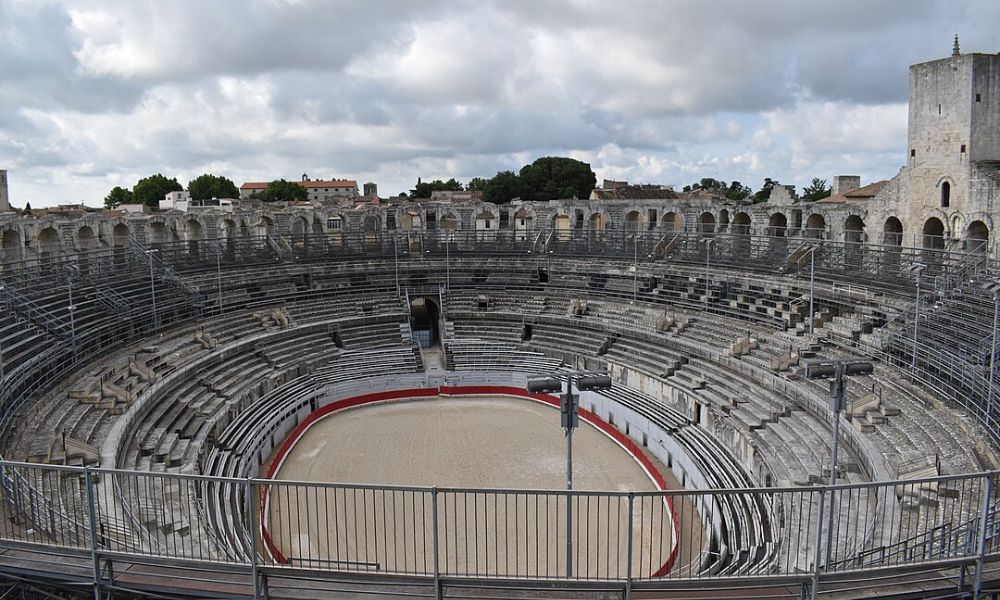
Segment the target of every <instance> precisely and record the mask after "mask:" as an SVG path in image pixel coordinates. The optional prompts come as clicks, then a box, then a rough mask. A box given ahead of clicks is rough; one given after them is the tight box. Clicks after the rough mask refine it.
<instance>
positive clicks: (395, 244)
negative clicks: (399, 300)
mask: <svg viewBox="0 0 1000 600" xmlns="http://www.w3.org/2000/svg"><path fill="white" fill-rule="evenodd" d="M392 262H393V264H394V265H395V266H396V295H397V296H398V295H399V236H398V234H395V233H394V234H393V235H392Z"/></svg>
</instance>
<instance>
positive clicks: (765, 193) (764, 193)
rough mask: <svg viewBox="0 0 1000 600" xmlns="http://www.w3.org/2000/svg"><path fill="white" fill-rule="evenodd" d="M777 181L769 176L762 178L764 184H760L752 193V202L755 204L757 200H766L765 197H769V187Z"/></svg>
mask: <svg viewBox="0 0 1000 600" xmlns="http://www.w3.org/2000/svg"><path fill="white" fill-rule="evenodd" d="M777 183H778V182H776V181H774V180H773V179H771V178H770V177H765V178H764V185H762V186H761V188H760V190H758V191H757V192H756V193H755V194H754V195H753V203H754V204H757V203H759V202H767V199H768V198H770V197H771V188H773V187H774V186H775V185H776V184H777Z"/></svg>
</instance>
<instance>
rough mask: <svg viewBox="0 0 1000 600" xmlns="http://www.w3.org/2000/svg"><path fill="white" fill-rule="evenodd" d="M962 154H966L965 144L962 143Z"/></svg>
mask: <svg viewBox="0 0 1000 600" xmlns="http://www.w3.org/2000/svg"><path fill="white" fill-rule="evenodd" d="M960 152H961V153H962V154H965V144H962V149H961V150H960Z"/></svg>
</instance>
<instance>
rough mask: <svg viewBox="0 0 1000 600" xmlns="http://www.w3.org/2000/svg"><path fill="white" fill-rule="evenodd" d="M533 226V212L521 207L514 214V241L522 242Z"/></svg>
mask: <svg viewBox="0 0 1000 600" xmlns="http://www.w3.org/2000/svg"><path fill="white" fill-rule="evenodd" d="M534 224H535V211H533V210H531V209H530V208H528V207H527V206H523V207H521V208H519V209H518V210H517V212H515V213H514V239H515V240H517V241H519V242H523V241H524V240H526V239H527V237H528V234H527V232H528V231H530V230H531V229H532V228H533V227H534Z"/></svg>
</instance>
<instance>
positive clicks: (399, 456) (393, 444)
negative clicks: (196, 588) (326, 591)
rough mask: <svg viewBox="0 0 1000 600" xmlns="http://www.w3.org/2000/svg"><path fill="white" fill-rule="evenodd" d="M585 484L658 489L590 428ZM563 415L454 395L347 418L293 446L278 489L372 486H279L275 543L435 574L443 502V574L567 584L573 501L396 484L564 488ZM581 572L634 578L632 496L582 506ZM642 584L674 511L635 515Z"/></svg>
mask: <svg viewBox="0 0 1000 600" xmlns="http://www.w3.org/2000/svg"><path fill="white" fill-rule="evenodd" d="M573 454H574V455H573V463H574V489H576V490H616V491H628V490H635V491H641V490H654V489H655V485H654V483H653V482H652V481H651V480H650V479H649V477H648V476H647V475H646V473H645V472H644V471H643V469H642V468H641V466H640V465H639V464H638V463H637V462H636V461H635V460H634V459H633V458H632V456H630V455H629V454H628V453H627V452H626V451H625V450H624V449H622V448H621V447H620V446H619V445H617V444H616V443H615V442H614V441H613V440H611V439H610V438H608V437H607V436H606V435H605V434H603V433H602V432H600V431H599V430H598V429H596V428H595V427H593V426H591V425H589V424H586V423H584V422H583V421H581V426H580V428H579V429H577V430H576V432H575V433H574V443H573ZM565 477H566V440H565V437H564V435H563V431H562V428H561V427H560V424H559V411H558V410H557V409H555V408H553V407H551V406H547V405H543V404H540V403H537V402H533V401H530V400H523V399H514V398H496V397H489V398H446V399H431V400H413V401H402V402H392V403H387V404H376V405H367V406H363V407H359V408H356V409H352V410H348V411H344V412H340V413H335V414H333V415H331V416H329V417H326V418H324V419H322V420H320V421H319V422H317V423H316V424H315V425H313V426H312V427H311V428H310V429H309V430H308V431H307V432H306V433H305V434H304V435H303V436H302V437H301V438H300V439H299V441H298V442H297V443H296V444H295V446H294V447H293V448H292V450H291V451H290V452H289V453H288V455H287V456H286V458H285V460H284V462H283V463H282V465H281V468H280V469H279V470H278V472H277V473H276V475H275V479H277V480H292V481H319V482H352V483H360V484H371V485H370V486H369V487H363V488H361V489H358V488H356V487H341V486H331V487H328V488H314V487H310V488H306V487H301V486H294V485H275V486H272V488H271V490H270V493H269V506H268V513H269V534H270V536H271V537H272V539H273V541H274V543H275V545H276V546H277V547H278V548H279V549H280V550H281V552H282V554H284V555H285V556H286V557H288V558H290V559H291V560H292V562H293V564H298V565H301V566H312V567H317V568H323V567H330V568H346V569H357V570H377V571H389V572H408V573H417V574H420V573H428V572H432V571H433V566H434V565H433V559H434V552H433V544H434V537H435V536H434V526H433V519H434V510H433V506H434V503H435V502H436V503H437V508H438V510H437V518H438V527H437V531H438V535H437V543H438V554H437V557H438V561H439V567H440V569H441V570H442V572H444V573H448V574H455V575H462V574H478V575H496V576H520V577H526V576H527V577H536V576H538V577H545V576H565V574H566V553H567V549H566V530H567V523H566V510H567V506H566V498H565V497H564V496H563V495H561V494H552V495H537V494H524V493H516V492H502V493H501V492H497V493H493V492H490V493H467V492H444V491H441V492H438V493H437V495H436V498H435V497H434V494H432V493H431V492H421V491H406V490H398V489H391V488H386V487H384V485H385V484H392V485H411V486H438V487H466V488H504V489H507V490H513V489H542V490H545V489H548V490H560V489H565V485H566V478H565ZM573 512H574V515H573V524H572V531H573V542H574V548H573V559H572V562H573V573H574V574H576V575H578V576H587V577H591V578H593V577H616V578H617V577H624V576H625V575H626V572H627V570H628V564H627V562H628V561H627V556H628V526H627V523H628V499H627V497H624V496H622V497H611V498H609V497H607V496H598V495H584V496H579V497H577V499H576V500H575V501H574V503H573ZM633 523H634V533H633V537H634V539H633V545H632V555H633V560H632V568H633V575H634V576H645V575H648V574H650V573H652V572H655V571H656V570H657V569H658V568H659V567H660V565H661V564H662V563H663V561H665V560H666V559H667V556H668V555H669V552H670V545H671V531H672V521H671V516H670V514H669V512H668V509H667V506H666V504H665V503H664V502H662V501H660V500H658V499H654V498H645V499H644V500H643V501H638V500H637V501H636V503H635V506H634V510H633Z"/></svg>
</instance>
